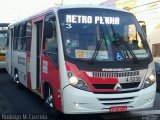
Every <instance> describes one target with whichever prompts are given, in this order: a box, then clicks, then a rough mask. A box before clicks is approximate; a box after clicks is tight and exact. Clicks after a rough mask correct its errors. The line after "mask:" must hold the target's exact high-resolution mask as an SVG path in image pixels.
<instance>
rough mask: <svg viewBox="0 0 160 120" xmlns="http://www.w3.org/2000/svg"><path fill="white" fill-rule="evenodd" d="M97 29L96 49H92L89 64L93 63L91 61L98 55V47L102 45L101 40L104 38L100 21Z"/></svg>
mask: <svg viewBox="0 0 160 120" xmlns="http://www.w3.org/2000/svg"><path fill="white" fill-rule="evenodd" d="M98 30H99V40H98V42H97V44H96V49H95V50H94V53H93V55H92V58H91V60H90V62H89V64H93V62H94V61H95V59H96V57H97V55H98V52H99V49H100V47H101V45H102V42H103V40H104V39H105V36H104V31H103V29H102V26H101V25H100V22H98Z"/></svg>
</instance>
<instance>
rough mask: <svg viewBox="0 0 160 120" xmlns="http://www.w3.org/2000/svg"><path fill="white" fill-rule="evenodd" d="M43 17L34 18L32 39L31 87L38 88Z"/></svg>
mask: <svg viewBox="0 0 160 120" xmlns="http://www.w3.org/2000/svg"><path fill="white" fill-rule="evenodd" d="M42 27H43V17H42V18H41V19H40V18H38V20H34V21H33V23H32V40H31V60H30V74H31V88H32V89H38V87H40V79H41V78H40V51H41V41H42Z"/></svg>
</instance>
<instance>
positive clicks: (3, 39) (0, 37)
mask: <svg viewBox="0 0 160 120" xmlns="http://www.w3.org/2000/svg"><path fill="white" fill-rule="evenodd" d="M6 43H7V33H0V50H3V49H4V48H5V46H6Z"/></svg>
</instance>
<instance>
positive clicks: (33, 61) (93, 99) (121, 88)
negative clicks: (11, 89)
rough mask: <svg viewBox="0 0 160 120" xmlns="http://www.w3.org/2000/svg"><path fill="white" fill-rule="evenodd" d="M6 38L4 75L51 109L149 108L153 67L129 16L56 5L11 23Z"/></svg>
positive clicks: (83, 111) (139, 31)
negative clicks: (40, 99)
mask: <svg viewBox="0 0 160 120" xmlns="http://www.w3.org/2000/svg"><path fill="white" fill-rule="evenodd" d="M21 30H22V31H23V32H21ZM16 31H17V32H16ZM9 34H10V36H9V49H8V50H7V53H8V55H9V56H8V58H9V62H8V65H7V66H8V68H9V69H8V72H9V74H11V75H12V76H13V77H14V80H15V81H16V82H17V81H18V83H19V82H20V83H21V84H23V85H24V86H26V87H27V88H29V89H30V90H32V91H33V92H35V93H37V94H38V95H40V96H41V97H42V98H43V99H44V100H45V102H46V103H47V105H48V106H49V107H50V108H51V109H56V110H58V111H61V112H63V113H65V114H88V113H108V112H125V111H132V110H141V109H148V108H151V107H152V106H153V103H154V99H155V94H156V82H155V80H156V79H155V66H154V62H153V59H152V55H151V52H150V49H149V46H148V43H147V40H146V38H145V35H144V33H143V32H142V29H141V27H140V25H139V23H138V22H137V20H136V18H135V17H134V16H133V15H132V14H131V13H129V12H127V11H123V10H117V9H114V8H113V9H111V8H106V7H99V6H59V7H55V8H52V9H49V10H46V11H45V12H42V13H38V14H37V15H35V16H31V17H30V18H29V19H26V20H24V21H20V22H17V23H15V24H12V25H10V30H9Z"/></svg>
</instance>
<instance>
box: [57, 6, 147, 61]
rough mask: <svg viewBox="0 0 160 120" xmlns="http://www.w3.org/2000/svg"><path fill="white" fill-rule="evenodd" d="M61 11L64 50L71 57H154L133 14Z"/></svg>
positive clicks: (95, 10)
mask: <svg viewBox="0 0 160 120" xmlns="http://www.w3.org/2000/svg"><path fill="white" fill-rule="evenodd" d="M86 11H87V12H86ZM58 13H59V18H60V25H61V32H62V41H63V46H64V51H65V52H64V53H65V54H66V55H67V56H68V57H70V58H71V59H80V60H87V61H90V60H94V61H113V62H117V61H118V62H126V61H130V60H135V59H136V60H141V59H147V58H148V57H149V56H150V51H149V47H148V44H147V41H146V39H145V37H144V35H143V32H142V30H141V28H140V26H139V25H138V22H137V21H136V19H135V17H134V16H133V15H132V14H130V13H127V12H126V13H125V12H121V13H120V11H114V10H106V9H98V10H97V9H91V8H86V9H84V10H82V9H78V8H77V9H66V10H59V12H58Z"/></svg>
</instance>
